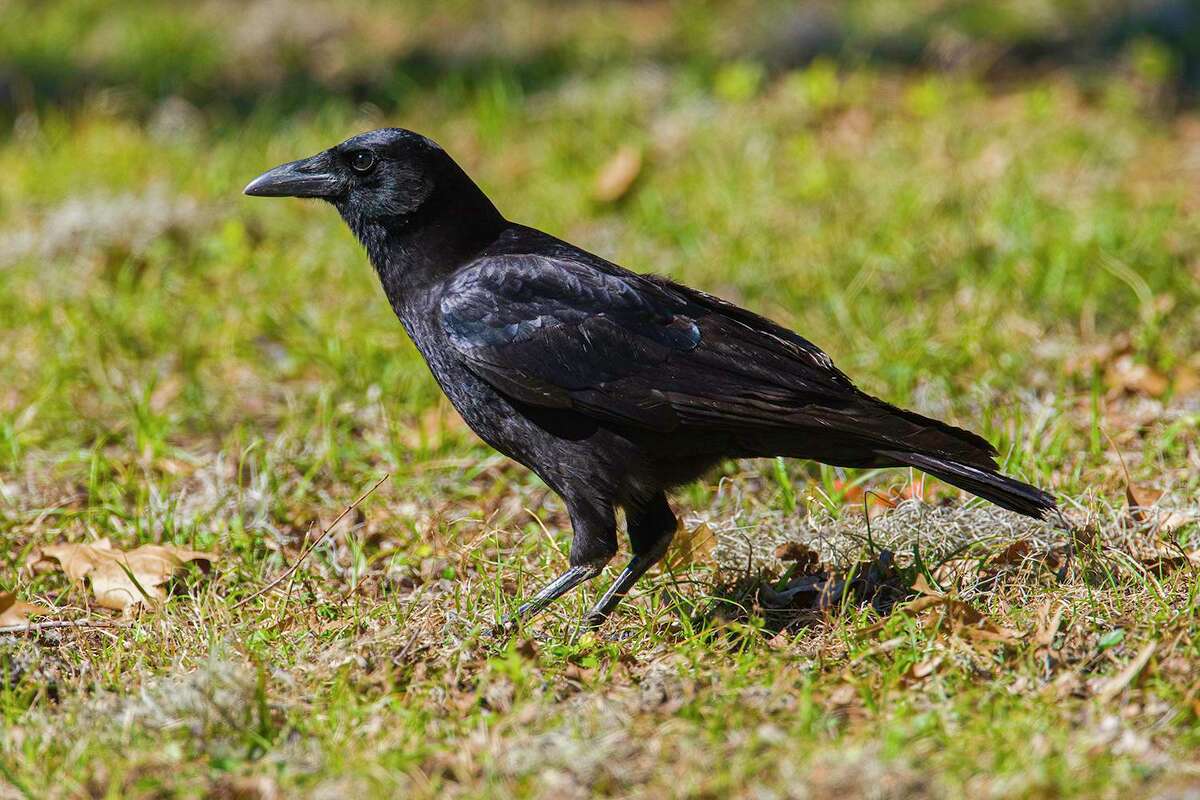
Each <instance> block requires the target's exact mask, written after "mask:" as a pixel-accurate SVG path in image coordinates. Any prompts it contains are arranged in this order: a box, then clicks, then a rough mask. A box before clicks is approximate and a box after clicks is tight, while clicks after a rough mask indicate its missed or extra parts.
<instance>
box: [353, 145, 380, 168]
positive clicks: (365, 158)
mask: <svg viewBox="0 0 1200 800" xmlns="http://www.w3.org/2000/svg"><path fill="white" fill-rule="evenodd" d="M373 166H375V154H374V153H372V152H371V151H370V150H359V151H358V152H357V153H355V154H354V155H352V156H350V168H351V169H352V170H354V171H355V172H366V171H368V170H369V169H371V167H373Z"/></svg>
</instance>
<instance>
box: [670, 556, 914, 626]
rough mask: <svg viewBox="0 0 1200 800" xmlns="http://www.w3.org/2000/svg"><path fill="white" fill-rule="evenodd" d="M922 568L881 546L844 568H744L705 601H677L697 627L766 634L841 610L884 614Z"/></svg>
mask: <svg viewBox="0 0 1200 800" xmlns="http://www.w3.org/2000/svg"><path fill="white" fill-rule="evenodd" d="M918 572H919V568H917V567H914V566H906V567H901V566H899V565H897V563H896V560H895V556H894V554H893V553H892V552H891V551H890V550H882V551H880V552H879V553H878V554H876V555H874V556H871V557H868V558H867V559H866V560H863V561H860V562H858V563H856V564H853V565H851V566H850V567H849V568H848V569H845V570H834V569H830V568H827V567H824V566H822V565H820V564H819V563H817V561H816V560H815V558H814V559H804V560H799V561H795V562H792V564H791V565H790V567H788V568H787V569H786V570H784V572H783V574H782V575H780V573H779V570H777V569H772V568H771V567H769V566H765V565H764V566H762V567H760V568H757V569H747V570H744V571H742V572H740V573H738V574H736V575H734V576H732V577H730V578H728V579H725V580H719V581H718V582H717V583H716V585H715V586H714V587H713V589H712V590H711V591H710V592H708V593H707V594H706V596H705V597H704V599H703V600H701V601H699V602H696V601H688V602H681V603H680V604H679V605H677V608H679V609H680V611H681V612H682V613H684V614H686V615H687V617H688V621H689V625H690V627H691V629H692V630H710V631H715V630H721V629H728V628H730V627H731V624H733V623H745V624H750V623H752V627H753V628H754V629H755V630H758V631H759V632H760V633H761V634H762V635H763V636H765V637H767V638H771V637H774V636H776V635H777V634H780V633H796V632H799V631H801V630H804V629H807V628H813V627H819V626H822V625H827V624H829V623H830V622H831V621H832V620H833V619H834V618H835V617H836V616H837V615H838V614H839V612H840V611H842V610H844V609H846V608H848V607H851V606H857V607H861V608H865V607H868V606H869V607H870V608H872V609H874V611H875V613H876V614H878V615H879V616H881V617H884V616H887V615H888V614H890V613H891V612H892V610H893V609H894V608H895V607H896V606H897V605H899V604H900V603H903V602H905V601H906V600H909V599H911V598H912V597H914V596H916V594H917V592H916V590H915V589H914V588H913V585H914V583H915V580H916V576H917V574H918Z"/></svg>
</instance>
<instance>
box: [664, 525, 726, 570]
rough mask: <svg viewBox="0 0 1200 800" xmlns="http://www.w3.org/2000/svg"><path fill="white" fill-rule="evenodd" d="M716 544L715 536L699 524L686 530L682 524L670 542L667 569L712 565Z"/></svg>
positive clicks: (709, 529)
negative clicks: (693, 565) (701, 564)
mask: <svg viewBox="0 0 1200 800" xmlns="http://www.w3.org/2000/svg"><path fill="white" fill-rule="evenodd" d="M716 544H717V534H715V533H714V532H713V529H712V528H710V527H708V524H707V523H704V522H702V523H700V524H699V525H697V526H696V527H695V528H692V529H691V530H688V528H687V526H686V525H684V524H683V523H682V522H680V523H679V527H678V528H677V529H676V530H675V538H674V539H673V540H672V541H671V550H670V552H668V553H667V558H666V562H667V568H668V569H671V570H678V569H684V568H686V567H688V566H691V565H692V564H700V563H704V564H711V563H713V548H714V547H716Z"/></svg>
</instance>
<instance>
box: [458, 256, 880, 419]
mask: <svg viewBox="0 0 1200 800" xmlns="http://www.w3.org/2000/svg"><path fill="white" fill-rule="evenodd" d="M609 267H611V265H607V264H602V265H596V264H590V263H583V262H580V261H575V260H568V259H562V258H549V257H545V256H536V255H521V256H495V257H491V258H487V259H485V260H483V261H482V262H480V263H477V264H476V265H474V266H472V267H470V268H468V269H466V270H464V271H463V272H461V273H459V274H458V275H457V276H455V278H454V279H453V281H452V282H451V284H450V285H449V286H448V287H447V289H446V291H445V293H444V294H443V298H442V301H441V307H440V310H441V318H442V320H441V321H442V324H443V326H444V328H445V331H446V334H447V336H448V337H449V340H450V343H451V345H452V346H453V347H454V348H455V349H456V350H457V351H458V353H459V354H460V356H461V358H462V359H463V361H464V363H465V364H466V365H467V367H468V368H469V369H471V370H472V371H473V372H475V373H476V374H477V375H479V376H480V377H482V378H483V379H484V380H486V381H488V382H489V383H491V384H492V385H493V386H494V387H496V389H498V390H499V391H501V392H502V393H504V394H506V395H509V396H510V397H513V398H515V399H517V400H520V401H523V402H526V403H531V404H534V405H539V406H545V407H551V408H573V409H576V410H578V411H580V412H582V413H584V414H587V415H588V416H592V417H594V418H597V419H603V420H610V421H618V422H622V423H626V424H635V425H640V426H643V427H646V428H650V429H654V430H662V431H666V430H673V429H674V428H676V427H678V426H679V425H681V424H686V425H690V426H696V427H702V428H720V429H726V430H729V429H745V428H751V429H761V428H764V427H793V426H795V425H797V424H799V423H803V422H805V421H806V420H807V417H806V415H808V416H811V413H812V412H813V411H814V410H825V411H831V412H832V411H835V410H837V409H841V408H845V407H846V406H847V404H849V403H852V402H853V401H855V400H857V399H858V398H861V397H863V395H861V393H859V392H858V391H857V390H856V389H855V388H854V386H853V384H851V382H850V380H849V379H848V378H847V377H846V376H845V375H844V374H842V373H841V372H840V371H839V370H838V369H837V368H836V367H834V366H833V363H832V362H831V361H830V360H829V357H828V356H827V355H825V353H823V352H822V351H821V350H820V349H818V348H817V347H816V346H815V345H813V344H812V343H810V342H808V341H806V340H805V339H802V338H801V337H799V336H797V335H796V334H794V333H792V332H791V331H788V330H786V329H785V328H782V327H780V326H778V325H775V324H774V323H772V322H770V321H769V320H766V319H764V318H762V317H758V316H756V315H754V314H751V313H750V312H748V311H745V310H743V309H740V308H738V307H736V306H733V305H731V304H729V303H725V302H724V301H722V300H719V299H717V298H715V297H711V296H709V295H705V294H703V293H701V292H696V291H695V290H691V289H687V288H686V287H682V286H678V285H676V284H673V283H670V282H668V281H665V280H662V279H658V278H650V277H645V276H640V275H635V274H633V273H628V272H625V271H624V270H620V269H619V268H616V267H611V268H609ZM838 421H839V420H838V418H836V417H834V418H833V420H832V422H827V423H816V424H836V423H838Z"/></svg>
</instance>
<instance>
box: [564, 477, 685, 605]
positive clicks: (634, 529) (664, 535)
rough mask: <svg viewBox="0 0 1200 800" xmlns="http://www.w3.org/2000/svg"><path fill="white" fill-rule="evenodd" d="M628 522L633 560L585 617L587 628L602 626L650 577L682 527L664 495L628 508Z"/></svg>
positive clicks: (661, 494)
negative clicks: (642, 580) (640, 582)
mask: <svg viewBox="0 0 1200 800" xmlns="http://www.w3.org/2000/svg"><path fill="white" fill-rule="evenodd" d="M626 519H627V523H628V527H629V542H630V545H631V547H632V548H633V558H632V559H630V561H629V564H628V565H627V566H626V567H625V569H624V570H622V571H621V574H620V575H618V576H617V579H616V580H615V581H613V585H612V586H610V587H608V591H607V592H605V593H604V596H603V597H601V598H600V600H599V601H598V602H597V603H596V605H595V606H593V607H592V610H591V611H589V612H588V614H587V616H585V617H584V618H583V627H585V628H595V627H598V626H599V625H600V624H601V623H603V622H604V620H606V619H608V615H609V614H611V613H612V611H613V609H614V608H616V607H617V604H618V603H620V602H621V598H623V597H624V596H625V595H626V594H627V593H628V592H629V590H630V589H632V588H633V585H634V584H635V583H637V581H638V578H640V577H642V575H644V574H646V570H648V569H650V567H652V566H654V565H655V564H657V563H658V561H659V560H660V559H661V558H662V557H663V556H664V555H665V554H666V552H667V548H668V547H670V546H671V539H673V538H674V537H675V528H676V525H678V523H677V521H676V520H675V515H674V514H673V513H671V506H670V505H668V503H667V496H666V495H665V494H663V493H662V492H659V494H658V496H657V497H655V498H654V499H652V500H651V501H650V502H649V503H648V504H646V506H645V507H643V508H641V509H636V510H631V509H626Z"/></svg>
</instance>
